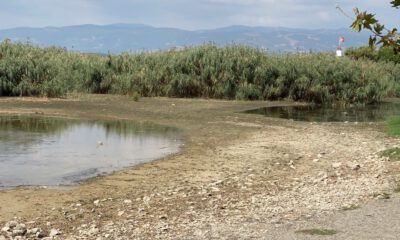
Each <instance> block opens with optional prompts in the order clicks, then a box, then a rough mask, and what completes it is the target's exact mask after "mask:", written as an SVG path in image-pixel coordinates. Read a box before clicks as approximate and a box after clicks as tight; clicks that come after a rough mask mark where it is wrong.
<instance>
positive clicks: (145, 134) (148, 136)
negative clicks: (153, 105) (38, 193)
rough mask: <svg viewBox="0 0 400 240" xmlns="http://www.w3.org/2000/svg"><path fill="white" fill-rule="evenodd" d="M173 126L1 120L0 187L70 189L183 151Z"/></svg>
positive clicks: (50, 120)
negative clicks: (111, 173)
mask: <svg viewBox="0 0 400 240" xmlns="http://www.w3.org/2000/svg"><path fill="white" fill-rule="evenodd" d="M180 145H181V141H180V140H179V133H178V131H177V130H176V129H174V128H168V127H161V126H157V125H151V124H136V123H131V122H128V121H110V122H104V121H82V120H67V119H60V118H39V117H26V116H25V117H16V116H13V117H10V116H8V117H0V186H2V187H12V186H20V185H29V186H31V185H35V186H37V185H46V186H57V185H69V184H71V183H73V182H76V181H80V180H83V179H87V178H89V177H93V176H96V175H98V174H104V173H110V172H113V171H116V170H120V169H122V168H125V167H130V166H135V165H137V164H141V163H145V162H149V161H152V160H154V159H157V158H161V157H163V156H165V155H168V154H171V153H175V152H177V151H179V148H180Z"/></svg>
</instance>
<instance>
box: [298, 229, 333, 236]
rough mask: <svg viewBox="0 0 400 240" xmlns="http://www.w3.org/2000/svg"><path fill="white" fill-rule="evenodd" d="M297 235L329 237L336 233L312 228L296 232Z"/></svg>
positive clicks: (331, 230)
mask: <svg viewBox="0 0 400 240" xmlns="http://www.w3.org/2000/svg"><path fill="white" fill-rule="evenodd" d="M296 232H297V233H302V234H307V235H320V236H331V235H335V234H336V233H337V231H336V230H333V229H324V228H312V229H304V230H299V231H296Z"/></svg>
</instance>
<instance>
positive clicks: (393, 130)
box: [386, 117, 400, 137]
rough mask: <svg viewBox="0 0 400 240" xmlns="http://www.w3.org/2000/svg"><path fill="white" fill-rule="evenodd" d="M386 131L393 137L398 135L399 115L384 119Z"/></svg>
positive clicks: (399, 133)
mask: <svg viewBox="0 0 400 240" xmlns="http://www.w3.org/2000/svg"><path fill="white" fill-rule="evenodd" d="M386 126H387V131H388V132H389V134H390V135H392V136H394V137H400V117H393V118H390V119H389V120H387V121H386Z"/></svg>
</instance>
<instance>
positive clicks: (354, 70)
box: [0, 41, 400, 104]
mask: <svg viewBox="0 0 400 240" xmlns="http://www.w3.org/2000/svg"><path fill="white" fill-rule="evenodd" d="M399 79H400V66H398V65H397V64H395V63H394V62H379V63H377V62H373V61H368V60H358V61H356V60H352V59H351V58H341V59H338V58H336V57H335V56H333V55H331V54H324V53H312V54H311V53H309V54H279V55H278V54H270V53H267V52H265V51H263V50H261V49H255V48H251V47H245V46H238V45H231V46H227V47H222V48H221V47H217V46H215V45H212V44H207V45H203V46H199V47H192V48H185V49H182V50H169V51H163V52H152V53H138V54H128V53H123V54H119V55H112V54H109V55H107V56H102V55H95V54H83V53H78V52H70V51H67V50H65V49H61V48H54V47H52V48H38V47H34V46H32V45H27V44H22V43H11V42H10V41H4V42H3V43H1V44H0V96H48V97H62V96H66V95H72V96H73V95H76V94H79V93H102V94H124V95H125V94H126V95H130V96H131V97H132V99H133V101H137V100H139V96H144V97H154V96H168V97H204V98H215V99H239V100H276V99H287V98H289V99H292V100H296V101H307V102H314V103H324V104H330V103H347V104H353V103H354V104H368V103H374V102H378V101H380V100H381V99H382V98H383V97H387V96H400V85H399V84H398V83H399Z"/></svg>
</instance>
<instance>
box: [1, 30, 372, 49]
mask: <svg viewBox="0 0 400 240" xmlns="http://www.w3.org/2000/svg"><path fill="white" fill-rule="evenodd" d="M340 36H344V37H345V38H346V45H345V46H346V47H358V46H362V45H366V44H367V41H368V34H367V33H362V34H360V33H354V32H352V31H351V30H350V29H347V28H343V29H317V30H308V29H294V28H281V27H247V26H230V27H225V28H217V29H211V30H196V31H187V30H182V29H176V28H157V27H152V26H148V25H142V24H112V25H104V26H98V25H77V26H67V27H45V28H27V27H21V28H12V29H6V30H0V40H1V41H2V40H4V39H11V40H12V41H20V42H27V41H29V42H31V43H32V44H34V45H39V46H60V47H65V48H67V49H73V50H77V51H82V52H92V53H107V52H112V53H120V52H125V51H132V52H137V51H154V50H164V49H169V48H172V47H177V48H180V47H183V46H193V45H199V44H203V43H209V42H213V43H215V44H218V45H226V44H232V43H236V44H245V45H249V46H254V47H258V48H265V49H268V50H269V51H273V52H293V51H309V50H312V51H334V50H335V48H336V46H337V44H338V39H339V37H340Z"/></svg>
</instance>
